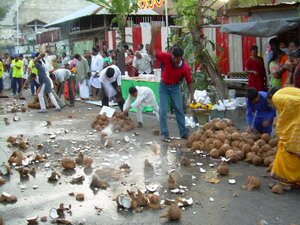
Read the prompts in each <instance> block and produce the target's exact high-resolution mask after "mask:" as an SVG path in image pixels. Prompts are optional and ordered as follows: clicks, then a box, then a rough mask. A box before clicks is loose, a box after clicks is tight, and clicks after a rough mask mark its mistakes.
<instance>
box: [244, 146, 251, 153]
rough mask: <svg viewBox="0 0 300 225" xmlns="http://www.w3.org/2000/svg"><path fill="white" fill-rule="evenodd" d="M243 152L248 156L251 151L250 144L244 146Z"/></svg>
mask: <svg viewBox="0 0 300 225" xmlns="http://www.w3.org/2000/svg"><path fill="white" fill-rule="evenodd" d="M242 150H243V152H244V153H245V154H247V153H248V152H250V151H251V145H249V144H244V145H243V146H242Z"/></svg>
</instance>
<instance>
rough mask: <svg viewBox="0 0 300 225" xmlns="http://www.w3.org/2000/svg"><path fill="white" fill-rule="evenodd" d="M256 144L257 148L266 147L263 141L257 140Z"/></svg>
mask: <svg viewBox="0 0 300 225" xmlns="http://www.w3.org/2000/svg"><path fill="white" fill-rule="evenodd" d="M256 144H257V145H258V146H259V147H262V146H264V145H266V144H267V143H266V142H265V140H263V139H259V140H258V141H256Z"/></svg>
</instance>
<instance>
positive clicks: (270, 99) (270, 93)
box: [268, 87, 280, 107]
mask: <svg viewBox="0 0 300 225" xmlns="http://www.w3.org/2000/svg"><path fill="white" fill-rule="evenodd" d="M279 89H280V88H278V87H273V88H271V89H270V90H269V91H268V103H269V105H271V106H272V107H274V105H273V102H272V98H273V96H274V94H275V93H276V92H277V91H278V90H279Z"/></svg>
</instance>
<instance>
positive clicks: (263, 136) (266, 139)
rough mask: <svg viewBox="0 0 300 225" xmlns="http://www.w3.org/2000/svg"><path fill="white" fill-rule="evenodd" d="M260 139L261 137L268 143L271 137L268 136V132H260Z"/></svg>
mask: <svg viewBox="0 0 300 225" xmlns="http://www.w3.org/2000/svg"><path fill="white" fill-rule="evenodd" d="M261 139H263V140H264V141H265V142H266V143H269V141H270V139H271V137H270V134H266V133H265V134H262V135H261Z"/></svg>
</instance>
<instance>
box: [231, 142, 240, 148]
mask: <svg viewBox="0 0 300 225" xmlns="http://www.w3.org/2000/svg"><path fill="white" fill-rule="evenodd" d="M231 146H232V147H234V148H239V146H240V141H233V142H231Z"/></svg>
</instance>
